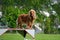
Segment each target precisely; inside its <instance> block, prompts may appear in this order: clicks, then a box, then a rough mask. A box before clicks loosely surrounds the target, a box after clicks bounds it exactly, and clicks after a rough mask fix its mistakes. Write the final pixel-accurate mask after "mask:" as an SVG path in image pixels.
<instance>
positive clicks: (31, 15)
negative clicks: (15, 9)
mask: <svg viewBox="0 0 60 40" xmlns="http://www.w3.org/2000/svg"><path fill="white" fill-rule="evenodd" d="M35 19H36V11H35V10H33V9H31V10H30V11H29V12H28V14H21V15H20V16H19V17H18V18H17V27H19V28H21V29H22V28H23V25H24V24H26V29H32V26H33V23H34V21H35Z"/></svg>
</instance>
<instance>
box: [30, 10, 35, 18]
mask: <svg viewBox="0 0 60 40" xmlns="http://www.w3.org/2000/svg"><path fill="white" fill-rule="evenodd" d="M29 16H30V17H33V19H36V12H35V10H33V9H31V10H30V11H29Z"/></svg>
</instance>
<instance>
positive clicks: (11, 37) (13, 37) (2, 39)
mask: <svg viewBox="0 0 60 40" xmlns="http://www.w3.org/2000/svg"><path fill="white" fill-rule="evenodd" d="M26 38H29V39H32V37H31V36H30V35H28V34H27V36H26ZM0 40H23V37H22V36H21V35H20V34H18V33H5V34H3V35H2V36H0ZM35 40H60V34H37V35H36V37H35Z"/></svg>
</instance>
